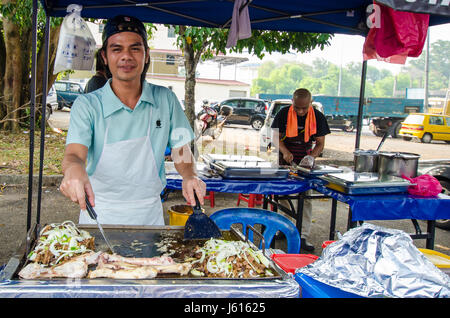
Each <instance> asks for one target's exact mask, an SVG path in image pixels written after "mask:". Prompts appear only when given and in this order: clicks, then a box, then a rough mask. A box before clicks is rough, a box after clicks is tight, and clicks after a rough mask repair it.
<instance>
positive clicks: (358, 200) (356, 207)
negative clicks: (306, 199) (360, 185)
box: [313, 182, 450, 221]
mask: <svg viewBox="0 0 450 318" xmlns="http://www.w3.org/2000/svg"><path fill="white" fill-rule="evenodd" d="M313 183H314V185H313V189H314V190H316V191H318V192H320V193H322V194H325V195H327V196H330V197H332V198H334V199H336V200H338V201H340V202H344V203H346V204H348V205H349V207H350V208H351V210H352V221H366V220H403V219H417V220H440V219H449V218H450V197H449V196H446V195H443V194H439V195H438V196H436V197H429V198H425V197H420V196H414V195H411V194H408V193H399V194H376V195H348V194H345V193H341V192H338V191H335V190H332V189H329V188H327V187H326V186H325V185H323V184H322V183H321V182H313Z"/></svg>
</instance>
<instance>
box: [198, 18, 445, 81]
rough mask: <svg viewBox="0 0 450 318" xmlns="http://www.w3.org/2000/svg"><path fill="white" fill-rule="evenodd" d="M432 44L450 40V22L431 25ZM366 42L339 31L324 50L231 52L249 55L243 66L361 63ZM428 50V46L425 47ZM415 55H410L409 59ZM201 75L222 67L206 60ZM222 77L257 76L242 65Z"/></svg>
mask: <svg viewBox="0 0 450 318" xmlns="http://www.w3.org/2000/svg"><path fill="white" fill-rule="evenodd" d="M429 32H430V43H433V42H435V41H437V40H446V41H450V23H447V24H444V25H438V26H432V27H430V28H429ZM363 45H364V37H362V36H358V35H343V34H337V35H335V36H334V37H333V39H332V40H331V45H330V46H328V47H326V48H325V49H324V50H323V51H321V50H320V49H315V50H313V51H312V52H310V53H303V54H299V53H289V54H284V55H282V54H279V53H274V54H272V55H268V54H267V55H266V56H265V57H264V58H263V59H262V60H260V59H258V58H257V57H255V56H252V55H249V54H230V55H231V56H240V57H247V58H248V59H249V61H248V62H247V63H243V64H241V65H249V64H262V63H264V62H265V61H275V62H276V61H279V60H288V61H292V62H298V63H305V64H311V63H312V61H313V60H314V59H316V58H323V59H326V60H328V61H330V62H331V63H333V64H336V65H340V63H341V62H342V64H343V65H346V64H348V63H349V62H361V61H362V49H363ZM424 50H425V47H424ZM411 59H413V58H408V59H407V62H406V63H408V61H409V60H411ZM368 65H370V66H374V67H377V68H381V69H388V70H390V71H391V72H392V73H393V74H397V73H398V72H400V69H401V66H402V65H398V64H391V63H386V62H380V61H376V60H369V61H368ZM198 70H199V72H200V75H201V77H206V78H218V74H219V68H218V66H217V64H214V63H210V62H209V63H208V62H207V63H204V64H203V65H200V66H199V68H198ZM220 75H221V79H231V80H233V79H236V80H239V81H242V82H246V83H249V84H250V83H251V81H252V79H253V78H254V77H255V76H256V75H257V73H256V71H255V70H250V69H249V68H244V67H240V66H239V65H238V67H237V70H236V72H235V67H234V66H228V67H222V69H221V71H220Z"/></svg>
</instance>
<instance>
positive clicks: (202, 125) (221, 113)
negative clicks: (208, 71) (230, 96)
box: [196, 101, 233, 140]
mask: <svg viewBox="0 0 450 318" xmlns="http://www.w3.org/2000/svg"><path fill="white" fill-rule="evenodd" d="M232 112H233V109H232V108H231V107H229V106H222V107H220V108H219V106H217V105H216V106H211V105H210V104H209V103H208V101H203V105H202V110H201V111H200V112H199V114H198V115H197V119H198V120H199V127H198V130H199V131H198V134H197V137H196V140H197V139H198V138H200V137H201V136H210V137H211V138H212V139H217V138H219V136H220V134H221V133H222V130H223V126H224V125H225V122H226V120H227V118H228V117H229V116H230V115H231V114H232Z"/></svg>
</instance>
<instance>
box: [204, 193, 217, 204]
mask: <svg viewBox="0 0 450 318" xmlns="http://www.w3.org/2000/svg"><path fill="white" fill-rule="evenodd" d="M204 199H205V200H209V204H210V205H211V207H212V208H213V207H214V204H215V202H214V191H209V195H207V196H205V197H204Z"/></svg>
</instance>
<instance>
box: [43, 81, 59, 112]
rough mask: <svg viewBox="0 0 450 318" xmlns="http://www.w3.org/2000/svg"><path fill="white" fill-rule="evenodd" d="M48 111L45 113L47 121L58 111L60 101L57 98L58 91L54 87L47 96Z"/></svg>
mask: <svg viewBox="0 0 450 318" xmlns="http://www.w3.org/2000/svg"><path fill="white" fill-rule="evenodd" d="M46 103H47V109H46V111H45V117H46V119H49V118H50V115H51V114H52V113H53V112H54V111H55V110H57V109H58V99H57V96H56V90H55V87H54V86H52V87H50V90H49V91H48V95H47V100H46Z"/></svg>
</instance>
